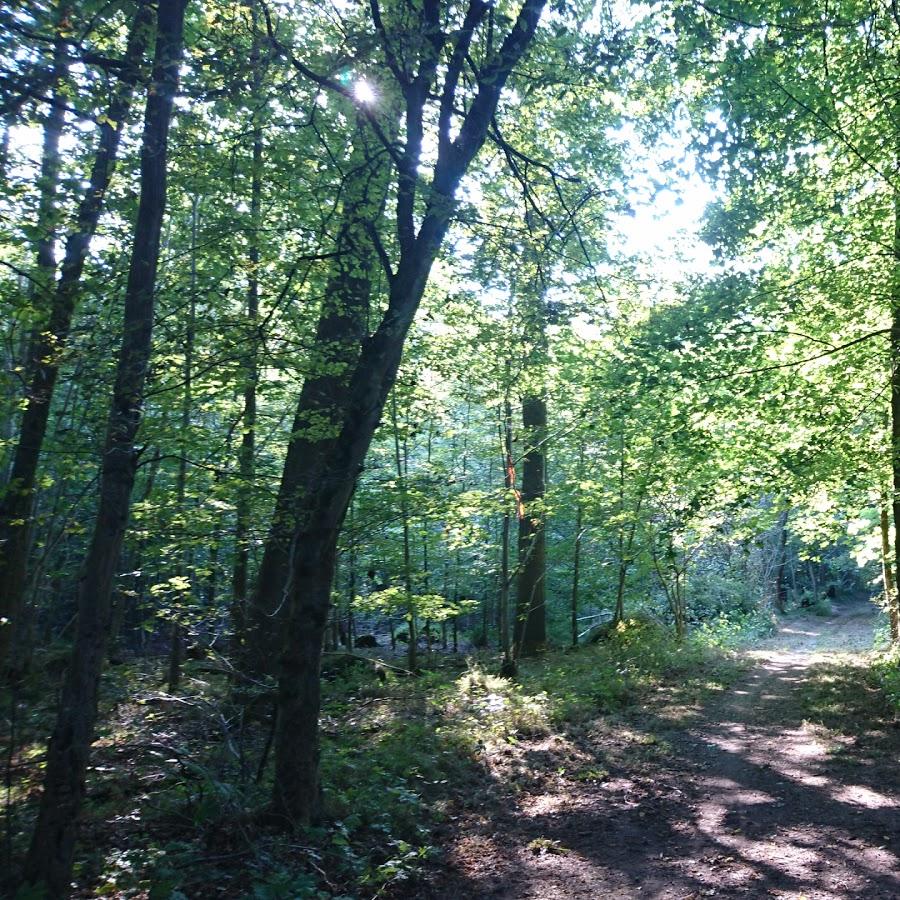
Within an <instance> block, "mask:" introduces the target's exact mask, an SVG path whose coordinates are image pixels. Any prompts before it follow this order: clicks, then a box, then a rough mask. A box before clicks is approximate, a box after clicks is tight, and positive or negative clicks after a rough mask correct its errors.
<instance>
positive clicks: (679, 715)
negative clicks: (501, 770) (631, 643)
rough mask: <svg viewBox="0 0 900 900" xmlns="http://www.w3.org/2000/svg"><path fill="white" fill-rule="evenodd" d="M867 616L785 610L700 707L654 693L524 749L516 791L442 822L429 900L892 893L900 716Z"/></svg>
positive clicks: (818, 898) (867, 611)
mask: <svg viewBox="0 0 900 900" xmlns="http://www.w3.org/2000/svg"><path fill="white" fill-rule="evenodd" d="M874 621H875V615H874V609H873V607H872V606H871V605H870V604H845V605H843V606H840V607H837V608H836V609H835V612H834V614H833V615H832V616H831V617H829V618H819V617H815V616H804V617H795V618H792V619H789V620H785V622H784V623H783V624H782V626H781V627H780V629H779V630H778V632H777V633H776V634H775V635H774V636H773V637H771V638H768V639H766V640H764V641H762V642H760V643H758V644H756V645H755V646H754V648H753V649H752V650H748V651H745V652H744V654H743V657H744V658H745V660H746V663H747V670H746V672H744V673H742V674H741V675H740V676H738V678H737V679H736V681H734V682H733V683H732V684H731V685H730V687H728V688H727V689H726V690H725V691H724V692H722V693H721V694H719V695H717V696H714V697H713V699H712V700H707V701H706V702H705V703H704V704H702V705H699V704H696V703H693V704H692V703H691V702H690V699H689V698H688V701H687V702H686V703H685V702H684V698H675V697H672V696H666V695H663V696H661V697H660V699H659V700H658V701H654V702H652V703H650V704H644V705H643V706H641V707H640V708H639V709H638V710H636V711H635V712H633V713H630V714H628V715H625V716H621V717H619V718H618V719H617V720H615V721H610V718H609V717H605V718H604V719H601V720H598V721H595V722H592V723H589V724H588V725H586V726H583V727H580V728H575V729H572V730H570V731H568V732H566V733H565V734H562V735H556V736H554V737H553V738H549V739H547V740H544V741H540V742H532V743H531V745H530V746H528V747H527V748H526V749H525V750H524V751H522V752H519V761H520V763H521V762H525V763H526V764H527V765H528V766H529V767H530V770H531V771H530V777H529V776H522V777H521V778H520V779H519V782H518V783H519V784H520V790H519V791H518V793H516V794H515V795H514V796H513V797H512V798H510V799H509V802H507V803H505V804H504V803H498V802H497V801H496V800H494V801H493V802H491V801H485V802H484V803H483V804H482V805H481V807H480V808H477V804H476V809H474V810H472V811H470V812H469V813H467V814H465V815H463V816H461V817H460V820H459V821H457V822H456V823H455V824H454V828H453V833H455V834H456V835H458V837H457V838H456V839H455V843H453V846H452V847H451V848H450V850H449V852H448V859H447V866H446V868H445V869H444V871H443V873H442V876H441V877H440V878H439V879H438V881H437V882H436V883H433V884H432V886H431V891H430V893H429V895H430V896H431V897H434V898H450V897H460V896H471V897H496V898H508V900H513V898H516V900H519V898H534V900H538V898H540V900H552V898H570V897H571V898H615V897H622V898H626V897H641V898H645V897H646V898H671V900H675V898H678V900H688V898H700V897H777V898H794V900H800V898H807V900H833V898H856V897H858V898H867V900H868V898H897V897H900V810H898V807H900V767H898V759H900V728H898V724H900V723H898V722H897V721H896V720H895V717H894V715H893V714H892V713H891V712H890V711H889V709H888V708H887V706H886V704H885V703H884V701H883V698H882V696H881V694H880V693H879V692H878V691H877V689H875V688H874V687H873V685H872V683H871V676H870V674H869V673H868V670H867V667H866V659H867V650H868V648H869V647H871V644H872V631H873V627H874ZM592 761H593V762H592ZM573 763H575V765H576V768H574V769H573V768H572V766H573ZM536 773H538V774H536ZM585 773H587V774H585ZM519 774H520V775H521V774H522V773H521V772H520V773H519ZM592 774H595V775H596V778H593V777H591V775H592ZM512 776H513V778H515V777H516V772H515V771H513V772H512ZM507 777H509V773H507ZM419 896H425V895H424V894H419Z"/></svg>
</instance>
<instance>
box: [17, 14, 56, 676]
mask: <svg viewBox="0 0 900 900" xmlns="http://www.w3.org/2000/svg"><path fill="white" fill-rule="evenodd" d="M68 17H69V6H68V4H62V5H61V6H60V7H59V10H58V13H57V22H56V29H57V35H56V39H55V40H54V43H53V67H52V70H51V71H52V84H53V91H52V95H51V98H50V108H49V110H48V112H47V117H46V119H45V120H44V135H43V144H42V147H41V170H40V174H39V176H38V183H37V186H38V194H39V199H38V210H37V222H36V225H37V241H36V242H35V255H36V257H37V266H36V270H35V273H34V276H33V280H32V283H31V295H32V301H33V303H34V305H35V307H36V308H37V309H38V310H41V311H43V312H44V313H45V314H46V312H48V311H49V308H50V306H51V300H50V298H51V296H52V294H53V281H54V277H55V275H56V254H55V251H54V245H55V243H56V237H57V220H58V218H59V209H58V207H59V198H58V191H59V170H60V154H59V141H60V138H61V137H62V133H63V129H64V128H65V108H66V104H65V97H66V86H65V82H66V79H67V77H68V73H69V56H68V45H67V43H66V40H65V38H64V37H63V35H62V28H63V24H64V23H65V22H66V20H67V19H68ZM44 324H45V323H44V322H41V323H40V324H39V325H38V326H37V327H36V328H35V329H34V331H33V332H32V334H31V338H30V341H29V350H28V357H27V360H26V366H27V369H26V378H29V376H31V375H32V371H33V369H34V368H36V367H39V366H40V360H41V357H40V355H39V354H40V343H41V330H42V328H43V327H44ZM29 420H30V417H29V415H28V408H27V407H26V411H25V414H24V415H23V417H22V422H21V426H20V432H19V442H18V446H17V448H16V453H15V455H14V457H13V468H12V472H11V474H10V479H9V483H8V484H7V485H6V489H5V490H4V492H3V496H2V499H0V673H2V674H3V675H4V676H8V677H11V678H16V677H18V675H20V674H21V669H22V666H23V661H24V658H25V656H26V655H27V654H26V653H25V652H23V651H24V647H22V646H20V645H21V644H22V643H24V642H25V640H26V636H25V632H27V631H28V629H27V628H26V627H25V623H24V619H25V592H26V584H27V568H28V552H29V549H30V546H31V536H32V531H33V525H32V516H33V513H34V485H35V480H36V476H37V457H38V454H37V452H34V451H33V450H32V444H33V438H32V435H31V433H30V432H31V430H32V429H31V427H30V425H31V423H30V421H29ZM44 421H45V425H46V419H45V420H44ZM40 437H41V438H43V434H42V435H41V436H40ZM26 441H27V444H26V445H25V446H23V444H24V443H25V442H26ZM20 448H21V449H20Z"/></svg>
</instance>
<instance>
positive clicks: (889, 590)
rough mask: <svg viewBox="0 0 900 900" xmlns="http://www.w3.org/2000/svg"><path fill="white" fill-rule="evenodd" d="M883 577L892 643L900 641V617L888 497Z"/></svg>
mask: <svg viewBox="0 0 900 900" xmlns="http://www.w3.org/2000/svg"><path fill="white" fill-rule="evenodd" d="M881 577H882V580H883V582H884V605H885V608H886V609H887V611H888V617H889V619H890V623H891V643H892V644H896V643H897V642H898V641H900V615H898V612H900V611H898V609H897V592H896V588H895V584H894V567H893V561H892V559H891V524H890V514H889V512H888V501H887V497H883V498H882V501H881Z"/></svg>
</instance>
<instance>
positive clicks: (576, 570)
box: [572, 503, 584, 647]
mask: <svg viewBox="0 0 900 900" xmlns="http://www.w3.org/2000/svg"><path fill="white" fill-rule="evenodd" d="M583 517H584V510H583V509H582V506H581V504H580V503H579V504H578V506H577V507H576V509H575V550H574V553H573V555H572V646H573V647H577V646H578V588H579V579H580V576H581V539H582V537H583V531H582V519H583Z"/></svg>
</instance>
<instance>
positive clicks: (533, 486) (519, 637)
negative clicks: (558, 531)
mask: <svg viewBox="0 0 900 900" xmlns="http://www.w3.org/2000/svg"><path fill="white" fill-rule="evenodd" d="M522 425H523V427H524V434H525V437H524V439H525V441H526V448H527V449H526V450H525V455H524V457H523V458H522V499H521V506H522V513H521V515H520V516H519V578H518V584H517V596H516V656H533V655H534V654H535V653H537V652H538V651H539V650H541V649H542V648H543V647H544V646H545V644H546V642H547V607H546V596H545V595H546V572H547V564H546V555H547V554H546V538H545V530H544V529H545V523H544V509H543V502H544V465H545V460H544V444H545V441H546V436H547V404H546V403H545V402H544V399H543V397H525V398H524V399H523V401H522Z"/></svg>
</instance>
